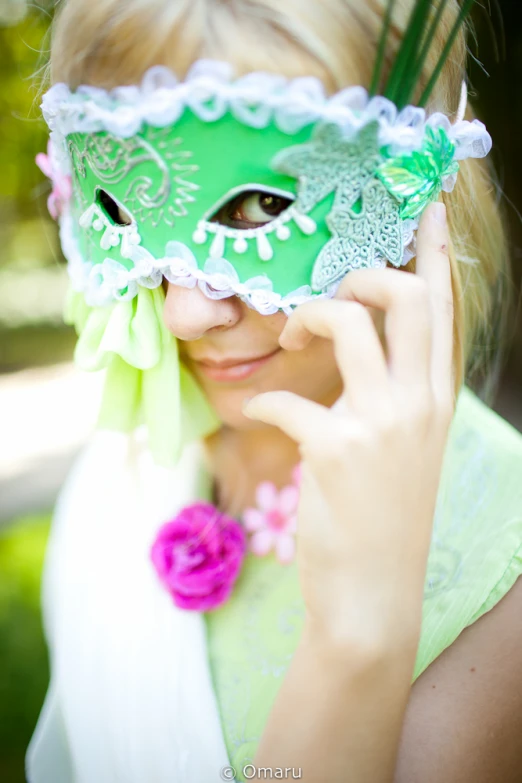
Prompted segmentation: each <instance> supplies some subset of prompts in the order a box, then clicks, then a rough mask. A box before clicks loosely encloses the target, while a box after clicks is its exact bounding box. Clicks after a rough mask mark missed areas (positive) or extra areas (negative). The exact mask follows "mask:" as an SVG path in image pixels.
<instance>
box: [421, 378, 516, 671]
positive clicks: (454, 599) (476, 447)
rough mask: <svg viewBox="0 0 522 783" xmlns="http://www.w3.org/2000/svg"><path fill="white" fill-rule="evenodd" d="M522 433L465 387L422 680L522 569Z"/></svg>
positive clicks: (429, 588) (442, 514)
mask: <svg viewBox="0 0 522 783" xmlns="http://www.w3.org/2000/svg"><path fill="white" fill-rule="evenodd" d="M521 477H522V435H521V434H520V433H519V432H518V431H517V430H516V429H515V428H514V427H512V426H511V425H510V424H509V423H508V422H506V421H505V420H504V419H502V417H500V416H499V415H498V414H497V413H495V412H494V411H493V410H491V409H490V408H489V407H488V406H487V405H485V404H484V403H483V402H482V401H481V400H480V399H479V398H478V397H477V396H476V395H474V394H473V392H472V391H471V390H469V389H468V388H467V387H464V388H463V389H462V391H461V394H460V396H459V400H458V404H457V409H456V413H455V417H454V420H453V422H452V425H451V429H450V435H449V438H448V446H447V450H446V454H445V458H444V464H443V471H442V475H441V482H440V487H439V494H438V497H437V506H436V511H435V518H434V523H433V535H432V542H431V546H430V552H429V558H428V563H427V574H426V585H425V597H424V606H423V624H422V634H421V641H420V645H419V652H418V657H417V661H416V666H415V675H414V676H415V678H417V677H418V676H420V675H421V674H422V672H423V671H424V670H425V669H426V668H427V667H428V666H429V665H430V664H431V663H432V662H433V661H434V660H435V659H436V658H437V657H438V656H439V655H440V654H441V653H442V651H443V650H444V649H446V648H447V647H449V645H451V644H452V643H453V642H454V641H455V640H456V639H457V637H458V636H459V634H460V633H461V632H462V631H463V630H464V629H465V628H466V627H468V626H470V625H472V624H473V623H474V622H476V620H478V619H479V617H481V616H482V615H484V614H485V613H486V612H488V611H489V610H490V609H492V608H493V606H495V605H496V604H497V603H498V602H499V601H500V600H501V598H502V597H503V596H504V595H505V594H506V593H507V592H508V591H509V590H510V589H511V588H512V587H513V585H514V583H515V582H516V580H517V578H518V576H519V575H520V574H522V481H521Z"/></svg>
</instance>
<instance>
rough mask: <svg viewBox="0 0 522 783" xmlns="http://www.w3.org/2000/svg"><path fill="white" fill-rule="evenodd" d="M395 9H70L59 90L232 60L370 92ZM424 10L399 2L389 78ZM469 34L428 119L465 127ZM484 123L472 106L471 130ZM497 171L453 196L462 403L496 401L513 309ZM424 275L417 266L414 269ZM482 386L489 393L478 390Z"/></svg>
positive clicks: (240, 3) (154, 1) (236, 2)
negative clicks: (472, 396) (461, 112)
mask: <svg viewBox="0 0 522 783" xmlns="http://www.w3.org/2000/svg"><path fill="white" fill-rule="evenodd" d="M385 5H386V0H364V1H363V0H89V2H88V3H87V4H86V3H85V0H61V4H60V7H59V11H58V14H57V17H56V19H55V24H54V29H53V36H52V45H51V59H50V78H51V81H52V82H56V81H64V82H66V83H68V84H69V85H70V86H71V87H72V88H75V87H77V86H78V85H80V84H91V85H95V86H99V87H104V88H106V89H108V88H111V87H114V86H117V85H123V84H133V83H136V82H139V81H140V79H141V76H142V75H143V72H144V71H145V70H146V69H147V68H148V67H150V66H152V65H157V64H163V65H167V66H169V67H171V68H172V69H173V70H174V71H175V72H176V74H177V75H178V76H179V77H183V76H184V74H185V73H186V71H187V69H188V68H189V67H190V65H191V63H193V62H194V61H195V60H197V59H199V58H202V57H206V58H215V59H222V60H227V61H231V62H233V63H234V65H235V68H236V71H237V73H238V74H242V73H247V72H249V71H255V70H264V71H271V72H276V73H282V74H285V75H286V76H288V77H294V76H302V75H307V76H317V77H319V78H320V79H321V80H322V81H323V83H324V84H325V86H326V88H327V90H328V91H330V92H333V91H337V90H340V89H342V88H343V87H346V86H347V85H349V84H362V85H367V86H368V85H369V83H370V79H371V71H372V67H373V63H374V60H375V52H376V47H377V41H378V36H379V32H380V30H381V27H382V20H383V14H384V7H385ZM412 5H413V0H398V2H397V3H396V5H395V11H394V24H393V25H392V29H391V34H390V41H389V45H388V51H387V53H386V63H385V69H386V68H387V69H389V67H390V65H391V63H392V61H393V57H394V52H395V50H396V48H397V45H398V43H399V41H400V39H401V35H402V31H403V30H404V27H405V24H406V21H407V19H408V16H409V13H410V11H411V7H412ZM457 13H458V4H457V2H456V0H449V2H448V3H447V6H446V10H445V13H444V14H443V18H442V21H441V24H440V26H439V29H438V32H437V35H436V37H435V40H434V42H433V46H432V51H431V54H430V57H429V60H428V62H427V64H426V67H425V71H424V73H423V75H422V77H421V79H420V82H419V85H418V93H417V96H416V97H418V96H419V95H420V91H421V89H422V87H423V85H425V84H426V82H427V77H428V76H429V74H430V72H431V70H432V69H433V66H434V63H435V62H436V60H437V59H438V56H439V54H440V52H441V51H442V48H443V46H444V44H445V42H446V40H447V38H448V33H449V30H450V28H451V25H452V22H453V21H454V19H455V18H456V14H457ZM466 55H467V48H466V40H465V33H464V32H462V33H461V34H459V37H458V39H457V41H456V43H455V45H454V47H453V50H452V52H451V55H450V57H449V59H448V60H447V62H446V64H445V66H444V68H443V71H442V73H441V76H440V78H439V80H438V82H437V85H436V88H435V90H434V92H433V93H432V96H431V100H430V104H429V106H428V110H429V111H433V110H440V111H443V112H444V113H446V114H448V116H450V118H454V117H455V115H456V112H457V108H458V104H459V98H460V94H461V84H462V80H463V78H464V77H465V65H466ZM472 118H473V114H472V110H471V108H470V107H469V106H468V109H467V113H466V119H472ZM496 193H497V192H496V188H495V186H494V179H493V176H492V172H491V170H490V168H489V164H488V163H487V162H485V161H483V160H475V159H471V160H467V161H465V162H464V164H463V165H462V166H461V172H460V174H459V178H458V182H457V185H456V187H455V190H454V191H453V193H452V194H451V195H448V194H444V201H445V202H446V205H447V209H448V220H449V226H450V231H451V236H452V247H451V251H450V261H451V271H452V286H453V296H454V376H455V394H457V393H458V390H459V388H460V386H461V384H462V383H463V382H464V383H468V384H469V385H472V386H473V385H474V386H475V388H476V390H477V391H478V393H480V394H481V396H482V397H483V398H485V399H486V400H488V401H489V400H491V399H492V396H493V393H494V388H495V385H496V381H497V379H498V371H499V369H500V366H501V362H502V357H503V349H504V348H505V346H506V343H507V336H508V335H507V330H506V327H507V324H508V323H509V319H510V317H511V309H512V305H513V299H512V285H511V283H512V281H511V277H510V269H509V260H508V252H507V244H506V239H505V233H504V229H503V224H502V219H501V216H500V213H499V208H498V199H497V195H496ZM405 269H406V270H407V271H414V269H415V261H414V260H413V261H411V262H410V264H409V265H408V266H407V267H405ZM479 386H480V388H479Z"/></svg>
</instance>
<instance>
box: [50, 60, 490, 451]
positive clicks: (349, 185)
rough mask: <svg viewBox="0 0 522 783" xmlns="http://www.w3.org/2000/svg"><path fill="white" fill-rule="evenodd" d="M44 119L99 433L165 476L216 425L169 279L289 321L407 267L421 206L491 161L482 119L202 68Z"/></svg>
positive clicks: (66, 104)
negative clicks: (302, 308)
mask: <svg viewBox="0 0 522 783" xmlns="http://www.w3.org/2000/svg"><path fill="white" fill-rule="evenodd" d="M397 103H398V104H399V105H400V102H399V101H397ZM42 109H43V113H44V117H45V119H46V121H47V123H48V125H49V127H50V129H51V144H50V149H49V160H48V161H47V164H46V167H47V171H46V173H49V174H50V176H51V178H52V180H53V184H54V190H53V194H52V196H51V199H50V207H51V206H52V208H53V209H54V213H55V214H56V215H57V214H58V213H60V215H59V217H60V230H61V240H62V246H63V250H64V253H65V256H66V258H67V260H68V263H69V270H70V275H71V282H72V290H73V292H74V293H73V295H72V297H71V301H70V308H69V315H68V317H69V319H70V320H73V321H74V322H75V324H76V326H77V329H78V331H79V333H80V340H79V343H78V347H77V352H76V358H77V360H78V362H79V363H80V365H81V366H83V367H85V368H86V369H99V368H102V367H106V368H108V371H109V372H108V384H107V392H106V398H105V406H104V409H105V411H106V412H108V415H107V416H105V421H106V423H107V422H108V423H110V424H111V425H115V424H116V426H119V427H121V428H123V429H128V428H131V427H133V426H135V425H136V424H137V423H139V422H140V421H142V420H143V419H145V420H146V421H147V422H148V424H149V430H150V432H151V438H152V446H153V450H154V451H155V454H156V456H157V458H158V459H159V460H160V461H161V462H164V463H167V464H172V463H173V462H174V461H175V459H176V458H177V455H178V454H179V451H180V448H181V446H182V443H183V442H184V441H185V440H186V439H190V438H191V437H198V436H201V435H202V434H205V433H208V432H210V431H212V430H213V429H215V428H216V427H217V426H219V422H218V420H217V419H216V417H215V415H214V414H213V413H212V411H210V409H209V408H208V405H207V404H206V401H205V400H204V398H203V395H202V394H201V391H200V390H199V389H198V387H197V386H196V384H195V381H194V379H193V378H192V376H190V374H189V373H188V371H187V370H186V369H185V368H183V367H180V366H179V363H178V357H177V347H176V341H175V338H173V337H172V336H171V335H170V334H169V333H168V332H167V331H166V329H165V327H164V325H163V320H162V306H163V292H162V287H161V285H162V280H163V278H164V277H165V278H166V279H167V280H168V281H169V282H170V283H172V284H174V285H180V286H185V287H188V288H193V287H195V286H196V285H197V286H199V288H200V289H201V291H202V292H203V293H204V294H205V295H206V296H207V297H210V298H212V299H220V298H223V297H227V296H231V295H236V296H239V297H240V298H241V299H242V300H243V301H244V302H246V303H247V305H248V306H249V307H251V308H253V309H255V310H257V311H258V312H259V313H261V314H271V313H275V312H277V311H278V310H282V311H283V312H285V313H286V314H290V313H291V312H292V310H293V309H294V307H295V306H297V305H299V304H300V303H302V302H305V301H307V300H310V299H313V298H316V297H331V296H333V295H334V294H335V292H336V290H337V287H338V286H339V283H340V281H341V280H342V278H343V277H344V276H345V275H346V274H347V273H349V272H350V271H351V270H352V269H356V268H361V267H382V266H386V264H387V263H390V264H392V265H393V266H395V267H400V266H401V265H404V264H406V263H408V261H409V260H410V259H411V258H412V257H413V256H414V255H415V231H416V229H417V227H418V220H419V218H420V216H421V214H422V212H423V210H424V208H425V207H426V205H427V204H428V203H430V202H431V201H434V200H436V199H437V198H438V197H439V195H440V192H441V191H442V190H445V191H451V190H452V188H453V186H454V184H455V181H456V177H457V172H458V170H459V161H460V160H463V159H465V158H468V157H483V156H485V155H486V154H487V153H488V152H489V150H490V147H491V139H490V136H489V134H488V133H487V131H486V129H485V127H484V125H483V124H482V123H480V122H478V121H477V120H475V121H473V122H471V123H470V122H466V121H464V120H463V119H462V118H460V119H458V120H457V121H456V122H454V123H453V124H452V123H450V120H449V119H448V118H447V117H446V116H445V115H443V114H440V113H436V114H433V115H431V116H429V117H427V116H426V112H425V110H424V109H423V108H419V107H413V106H410V105H406V106H404V107H403V108H402V109H401V110H399V109H398V107H397V105H396V104H395V103H394V102H392V101H391V100H390V99H389V98H386V97H382V96H373V97H372V96H370V95H369V94H368V92H367V91H366V90H365V89H364V88H362V87H349V88H347V89H345V90H343V91H341V92H340V93H338V94H336V95H334V96H331V97H327V96H326V95H325V92H324V89H323V87H322V85H321V83H320V82H319V81H318V80H317V79H315V78H298V79H294V80H292V81H289V80H287V79H285V78H284V77H281V76H274V75H271V74H264V73H252V74H249V75H247V76H244V77H242V78H239V79H234V78H233V74H232V68H231V66H229V65H228V64H226V63H222V62H216V61H207V60H202V61H199V62H197V63H195V65H194V66H193V67H192V68H191V70H190V72H189V73H188V75H187V77H186V79H185V80H184V81H183V82H179V81H177V79H176V78H175V77H174V75H173V74H172V73H171V72H170V71H169V70H168V69H166V68H164V67H161V66H157V67H154V68H151V69H150V70H149V71H148V72H147V73H146V74H145V76H144V78H143V80H142V82H141V84H140V85H139V86H131V87H120V88H117V89H114V90H112V91H111V92H105V91H104V90H100V89H97V88H93V87H89V86H82V87H80V88H78V89H77V90H76V91H75V92H71V91H70V90H69V88H68V87H67V86H66V85H64V84H57V85H55V86H54V87H52V88H51V89H50V90H49V91H48V92H47V94H46V95H45V96H44V99H43V103H42ZM462 114H463V112H462ZM42 168H44V166H42ZM69 191H70V196H71V197H70V198H65V197H64V194H67V195H69ZM51 201H52V204H51ZM166 406H169V411H170V413H169V415H168V416H167V418H168V424H166V423H165V416H166ZM147 411H148V413H147ZM144 414H145V415H144ZM160 416H161V417H162V420H161V421H160ZM156 417H157V421H155V419H156ZM154 433H156V435H154Z"/></svg>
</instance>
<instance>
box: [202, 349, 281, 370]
mask: <svg viewBox="0 0 522 783" xmlns="http://www.w3.org/2000/svg"><path fill="white" fill-rule="evenodd" d="M280 350H281V349H280V348H276V350H275V351H272V352H271V353H265V354H262V355H261V356H246V357H243V358H239V359H224V360H220V361H218V360H216V359H211V358H203V359H197V358H196V357H191V359H192V361H194V362H197V363H198V364H202V365H203V366H204V367H214V368H216V369H219V370H225V369H228V368H229V367H237V366H239V365H240V364H253V363H254V362H259V361H261V359H268V358H269V357H270V356H273V355H274V354H275V353H277V352H278V351H280Z"/></svg>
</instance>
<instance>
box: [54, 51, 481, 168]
mask: <svg viewBox="0 0 522 783" xmlns="http://www.w3.org/2000/svg"><path fill="white" fill-rule="evenodd" d="M185 108H189V109H190V110H191V111H192V112H193V113H194V114H195V115H196V116H197V117H199V118H200V119H201V120H204V121H205V122H214V121H216V120H219V119H221V118H222V117H223V116H224V115H225V114H226V113H227V112H230V113H231V114H232V115H233V116H234V117H235V118H236V119H237V120H238V121H239V122H241V123H243V124H245V125H248V126H250V127H253V128H266V127H267V126H268V125H269V124H270V123H272V122H273V123H275V125H276V126H277V127H278V128H279V129H280V130H281V131H283V132H284V133H288V134H295V133H297V132H298V131H299V130H301V129H302V128H304V127H306V126H307V125H311V124H314V123H316V122H318V121H319V120H322V121H328V122H335V123H338V124H339V126H340V127H341V128H342V129H343V131H344V132H345V133H346V135H347V137H348V136H351V135H355V134H356V133H357V132H358V131H359V130H360V128H361V127H363V126H364V125H366V124H367V123H368V122H370V121H372V120H377V121H378V122H379V127H380V132H379V143H380V144H381V145H382V146H385V145H390V146H391V148H392V153H393V154H399V153H400V152H404V151H407V150H413V149H417V148H419V147H420V146H421V144H422V141H423V138H424V133H425V128H426V126H427V125H430V126H432V127H443V128H444V130H445V131H446V133H447V135H448V136H449V138H450V140H451V141H453V142H455V145H456V153H455V158H456V160H462V159H464V158H470V157H471V158H482V157H485V156H486V155H487V154H488V152H489V151H490V149H491V146H492V142H491V137H490V135H489V133H488V132H487V130H486V128H485V126H484V124H483V123H482V122H480V121H479V120H473V122H468V121H467V120H459V121H457V122H455V123H454V124H452V123H451V122H450V120H449V119H448V117H447V116H446V115H445V114H442V113H440V112H437V113H434V114H432V115H431V116H429V117H427V116H426V112H425V110H424V109H422V108H418V107H415V106H406V107H405V108H404V109H402V110H401V111H399V110H398V109H397V107H396V106H395V105H394V104H393V103H392V102H391V101H390V100H388V99H387V98H384V97H381V96H376V97H373V98H370V97H369V95H368V92H367V90H365V89H364V87H348V88H346V89H344V90H341V91H340V92H338V93H336V94H335V95H333V96H327V95H326V93H325V90H324V87H323V85H322V83H321V82H320V80H319V79H317V78H315V77H301V78H296V79H291V80H289V79H287V78H285V77H283V76H278V75H274V74H269V73H262V72H259V73H258V72H256V73H250V74H247V75H246V76H243V77H241V78H238V79H235V78H234V76H233V68H232V66H231V65H230V64H229V63H225V62H221V61H218V60H198V61H197V62H196V63H194V64H193V66H192V67H191V68H190V70H189V72H188V74H187V76H186V78H185V80H184V81H178V79H177V78H176V76H175V75H174V74H173V73H172V71H170V70H169V69H168V68H166V67H164V66H159V65H158V66H153V67H152V68H150V69H149V70H148V71H147V72H146V73H145V75H144V77H143V79H142V81H141V84H140V85H136V86H127V87H117V88H115V89H113V90H110V91H106V90H103V89H100V88H98V87H89V86H80V87H78V89H77V90H76V91H74V92H71V90H70V89H69V87H68V86H67V85H66V84H63V83H59V84H55V85H54V86H53V87H51V89H50V90H48V92H47V93H46V94H45V95H44V97H43V101H42V112H43V115H44V118H45V120H46V122H47V124H48V126H49V128H50V130H51V132H52V134H53V137H54V141H55V142H59V141H61V140H62V139H63V137H64V136H66V135H67V134H69V133H73V132H86V133H93V132H97V131H108V132H109V133H113V134H114V135H116V136H120V137H123V138H128V137H130V136H133V135H134V134H136V133H138V131H140V130H141V128H142V126H143V124H144V123H147V124H149V125H152V126H154V127H165V126H167V125H171V124H173V123H175V122H176V121H177V120H178V119H179V118H180V116H181V115H182V113H183V111H184V109H185ZM60 137H61V138H60ZM60 146H61V145H60Z"/></svg>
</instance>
